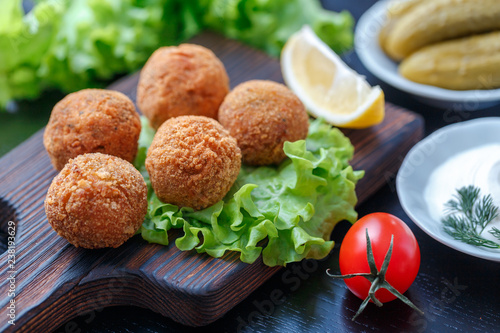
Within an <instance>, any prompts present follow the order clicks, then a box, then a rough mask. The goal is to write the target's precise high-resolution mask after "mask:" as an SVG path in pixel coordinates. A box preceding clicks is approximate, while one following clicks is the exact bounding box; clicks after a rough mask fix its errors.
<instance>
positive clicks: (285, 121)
mask: <svg viewBox="0 0 500 333" xmlns="http://www.w3.org/2000/svg"><path fill="white" fill-rule="evenodd" d="M219 122H220V123H221V124H222V126H224V128H226V129H227V130H228V131H229V133H230V134H231V135H232V136H233V137H234V138H235V139H236V140H237V141H238V146H239V147H240V149H241V153H242V155H243V163H245V164H248V165H255V166H258V165H269V164H279V163H280V162H281V161H283V159H284V158H285V157H286V155H285V153H284V152H283V144H284V143H285V141H291V142H293V141H297V140H302V139H305V138H306V136H307V132H308V129H309V117H308V115H307V112H306V109H305V107H304V105H303V104H302V102H301V101H300V100H299V98H298V97H297V96H296V95H295V94H294V93H293V92H292V91H291V90H290V89H288V88H287V87H286V86H284V85H282V84H279V83H276V82H272V81H263V80H252V81H247V82H244V83H242V84H240V85H238V86H237V87H235V88H234V89H233V90H232V91H231V92H230V93H229V94H228V95H227V96H226V98H225V99H224V102H223V103H222V105H221V107H220V109H219Z"/></svg>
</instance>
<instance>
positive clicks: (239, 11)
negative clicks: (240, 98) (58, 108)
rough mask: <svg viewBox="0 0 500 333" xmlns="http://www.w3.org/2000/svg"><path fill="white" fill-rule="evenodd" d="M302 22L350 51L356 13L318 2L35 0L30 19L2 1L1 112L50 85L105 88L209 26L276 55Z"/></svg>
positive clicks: (10, 0)
mask: <svg viewBox="0 0 500 333" xmlns="http://www.w3.org/2000/svg"><path fill="white" fill-rule="evenodd" d="M303 24H309V25H311V26H312V27H313V29H314V30H315V31H316V33H318V35H319V36H320V37H321V38H322V39H324V40H325V41H326V42H327V43H328V44H329V45H330V46H331V47H332V48H333V49H334V50H336V51H343V50H345V49H348V48H350V47H351V46H352V39H353V34H352V27H353V19H352V17H351V15H350V14H349V13H347V12H342V13H334V12H330V11H326V10H324V9H323V8H321V6H320V3H319V1H318V0H199V1H194V0H189V1H182V0H36V1H35V6H34V8H33V9H32V10H31V11H30V12H29V13H28V14H26V15H24V12H23V9H22V0H2V10H1V11H0V50H1V52H0V109H4V107H5V106H6V105H7V103H8V102H9V101H11V100H13V99H19V98H33V97H37V96H39V95H40V93H41V92H42V91H43V90H45V89H49V88H50V89H53V88H56V89H59V90H62V91H64V92H71V91H75V90H79V89H82V88H87V87H103V86H105V85H106V84H107V82H109V81H110V80H112V79H113V78H114V77H116V75H119V74H125V73H130V72H133V71H136V70H138V69H139V68H140V67H141V66H142V65H143V64H144V63H145V62H146V60H147V59H148V57H149V56H150V55H151V53H152V52H153V51H154V50H155V49H157V48H158V47H160V46H165V45H172V44H178V43H179V42H181V41H185V40H187V39H188V38H190V37H192V36H194V35H195V34H197V33H198V32H200V31H201V30H202V29H205V28H208V29H212V30H216V31H219V32H221V33H223V34H225V35H226V36H228V37H231V38H237V39H239V40H241V41H244V42H246V43H249V44H250V45H252V46H255V47H258V48H261V49H263V50H265V51H267V52H268V53H269V54H271V55H278V54H279V52H280V50H281V48H282V46H283V44H284V43H285V41H286V40H287V39H288V37H289V36H290V35H291V34H292V33H293V32H295V31H297V30H299V29H300V28H301V27H302V25H303Z"/></svg>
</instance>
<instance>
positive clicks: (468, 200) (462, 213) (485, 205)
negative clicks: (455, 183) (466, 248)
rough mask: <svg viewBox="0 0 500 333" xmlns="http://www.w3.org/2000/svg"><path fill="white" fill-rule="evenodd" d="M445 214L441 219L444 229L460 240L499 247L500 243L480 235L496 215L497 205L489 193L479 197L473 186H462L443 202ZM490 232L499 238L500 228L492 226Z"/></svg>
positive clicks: (477, 190)
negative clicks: (449, 198) (448, 199)
mask: <svg viewBox="0 0 500 333" xmlns="http://www.w3.org/2000/svg"><path fill="white" fill-rule="evenodd" d="M445 207H446V209H445V212H446V213H447V215H446V216H445V217H444V218H443V219H442V220H441V222H442V223H443V228H444V231H445V232H446V233H447V234H449V235H450V236H452V237H453V238H454V239H456V240H459V241H461V242H464V243H467V244H471V245H475V246H483V247H487V248H490V249H500V244H499V243H497V242H494V241H492V240H489V239H486V238H484V237H483V236H481V233H482V232H483V231H484V229H485V228H486V226H488V224H489V223H490V222H491V221H492V220H493V219H495V218H496V217H497V216H498V207H497V206H495V205H494V204H493V198H492V197H491V195H489V194H488V195H487V196H484V197H480V190H479V188H477V187H475V186H472V185H470V186H467V187H462V188H460V189H458V190H457V194H456V195H454V196H453V199H451V200H450V201H448V202H447V203H446V204H445ZM490 233H491V234H492V235H493V236H494V237H495V238H497V239H499V240H500V230H499V229H498V228H495V227H494V228H492V230H490Z"/></svg>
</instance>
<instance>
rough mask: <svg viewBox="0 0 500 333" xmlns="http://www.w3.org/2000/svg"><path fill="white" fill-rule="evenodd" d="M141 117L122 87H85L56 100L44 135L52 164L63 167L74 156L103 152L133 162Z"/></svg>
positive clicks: (59, 167) (44, 141)
mask: <svg viewBox="0 0 500 333" xmlns="http://www.w3.org/2000/svg"><path fill="white" fill-rule="evenodd" d="M140 133H141V120H140V117H139V114H138V113H137V111H136V110H135V106H134V103H132V101H131V100H130V98H128V97H127V96H125V95H124V94H122V93H120V92H118V91H112V90H104V89H84V90H80V91H78V92H75V93H72V94H69V95H67V96H66V97H65V98H63V99H62V100H61V101H60V102H58V103H57V104H56V106H55V107H54V109H53V110H52V113H51V115H50V119H49V123H48V124H47V127H46V128H45V133H44V135H43V144H44V145H45V149H46V150H47V153H48V154H49V156H50V160H51V161H52V164H53V165H54V167H55V168H56V169H57V170H61V169H62V168H63V167H64V165H65V164H66V163H67V162H68V161H69V159H70V158H74V157H76V156H78V155H81V154H85V153H103V154H109V155H114V156H118V157H120V158H123V159H124V160H127V161H129V162H132V161H133V160H134V158H135V155H136V153H137V145H138V140H139V134H140Z"/></svg>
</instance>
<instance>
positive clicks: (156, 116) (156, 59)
mask: <svg viewBox="0 0 500 333" xmlns="http://www.w3.org/2000/svg"><path fill="white" fill-rule="evenodd" d="M228 92H229V77H228V75H227V73H226V69H225V68H224V65H223V64H222V62H221V61H220V60H219V59H218V58H217V57H216V56H215V54H214V53H213V52H212V51H211V50H209V49H207V48H205V47H203V46H199V45H194V44H181V45H179V46H168V47H162V48H160V49H158V50H156V51H155V52H154V53H153V54H152V55H151V57H150V58H149V59H148V61H147V62H146V64H145V65H144V68H143V69H142V71H141V74H140V78H139V85H138V87H137V105H138V106H139V109H140V110H141V111H142V113H143V114H144V115H145V116H146V117H147V118H148V119H149V121H150V124H151V126H152V127H153V128H155V129H157V128H158V127H159V126H160V125H161V124H162V123H163V122H164V121H165V120H167V119H169V118H171V117H177V116H182V115H199V116H206V117H210V118H214V119H216V118H217V111H218V109H219V106H220V104H221V103H222V101H223V99H224V97H225V96H226V95H227V93H228Z"/></svg>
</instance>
